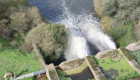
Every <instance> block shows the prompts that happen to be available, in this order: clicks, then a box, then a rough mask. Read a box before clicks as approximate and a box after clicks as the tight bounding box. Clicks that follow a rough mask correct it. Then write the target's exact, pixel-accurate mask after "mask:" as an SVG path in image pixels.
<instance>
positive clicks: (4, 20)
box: [0, 0, 67, 62]
mask: <svg viewBox="0 0 140 80" xmlns="http://www.w3.org/2000/svg"><path fill="white" fill-rule="evenodd" d="M0 9H1V10H0V37H1V38H3V39H6V40H7V41H9V43H8V44H7V45H9V46H11V47H12V48H18V49H20V50H21V51H22V52H24V53H31V52H32V50H33V46H32V41H36V42H37V43H36V44H37V45H38V47H39V48H40V49H41V51H42V54H43V55H45V58H46V57H47V58H48V61H50V62H52V61H56V60H57V59H58V58H59V57H60V56H61V54H62V53H63V52H64V50H65V48H66V43H67V36H66V32H65V27H64V26H63V25H60V24H50V23H49V22H48V21H47V20H44V19H43V17H42V16H41V15H40V13H39V11H38V9H37V8H36V7H30V6H29V4H28V1H27V0H1V1H0ZM43 29H44V30H43ZM42 30H43V31H42ZM35 33H36V35H34V34H35ZM43 35H45V36H43ZM30 36H33V37H32V38H34V39H33V40H32V38H30Z"/></svg>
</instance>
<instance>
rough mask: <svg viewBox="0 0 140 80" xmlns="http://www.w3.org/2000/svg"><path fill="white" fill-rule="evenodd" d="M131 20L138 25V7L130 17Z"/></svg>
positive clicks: (139, 12)
mask: <svg viewBox="0 0 140 80" xmlns="http://www.w3.org/2000/svg"><path fill="white" fill-rule="evenodd" d="M130 20H131V21H132V22H133V23H135V24H137V23H138V22H139V20H140V7H138V8H137V9H135V10H134V11H133V12H132V14H131V15H130Z"/></svg>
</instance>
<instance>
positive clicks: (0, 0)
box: [0, 0, 10, 19]
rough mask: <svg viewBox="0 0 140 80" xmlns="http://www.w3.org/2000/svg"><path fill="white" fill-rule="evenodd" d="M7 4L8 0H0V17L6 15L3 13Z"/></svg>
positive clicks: (8, 4) (8, 3)
mask: <svg viewBox="0 0 140 80" xmlns="http://www.w3.org/2000/svg"><path fill="white" fill-rule="evenodd" d="M9 6H10V0H0V19H2V18H4V17H6V16H7V15H6V14H5V13H6V11H7V9H8V7H9Z"/></svg>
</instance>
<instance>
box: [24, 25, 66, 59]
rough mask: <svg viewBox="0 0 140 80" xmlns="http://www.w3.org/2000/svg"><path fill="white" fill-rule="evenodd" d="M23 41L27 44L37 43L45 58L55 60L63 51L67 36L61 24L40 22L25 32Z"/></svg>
mask: <svg viewBox="0 0 140 80" xmlns="http://www.w3.org/2000/svg"><path fill="white" fill-rule="evenodd" d="M25 41H26V44H28V45H30V44H32V43H35V44H37V45H38V47H39V48H40V50H41V51H42V52H43V55H45V57H47V60H50V61H55V60H57V59H58V58H59V57H60V55H61V54H62V53H63V52H64V50H65V48H66V44H67V43H66V42H67V37H66V32H65V28H64V26H63V25H60V24H52V25H50V24H46V23H41V24H39V25H38V26H37V27H36V28H34V29H33V30H31V31H30V32H29V33H28V34H27V36H26V38H25Z"/></svg>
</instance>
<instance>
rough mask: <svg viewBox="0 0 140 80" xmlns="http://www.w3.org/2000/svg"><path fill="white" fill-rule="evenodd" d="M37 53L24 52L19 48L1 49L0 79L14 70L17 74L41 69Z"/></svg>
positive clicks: (28, 79)
mask: <svg viewBox="0 0 140 80" xmlns="http://www.w3.org/2000/svg"><path fill="white" fill-rule="evenodd" d="M41 69H42V66H41V64H40V63H39V62H38V60H37V58H36V57H35V54H23V53H21V52H20V51H19V50H17V49H11V48H4V49H2V50H1V51H0V80H1V79H2V78H3V76H4V74H5V73H9V72H14V74H15V76H17V75H19V76H21V75H24V74H28V73H31V72H35V71H38V70H41ZM32 79H33V77H31V78H25V79H24V80H32Z"/></svg>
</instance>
